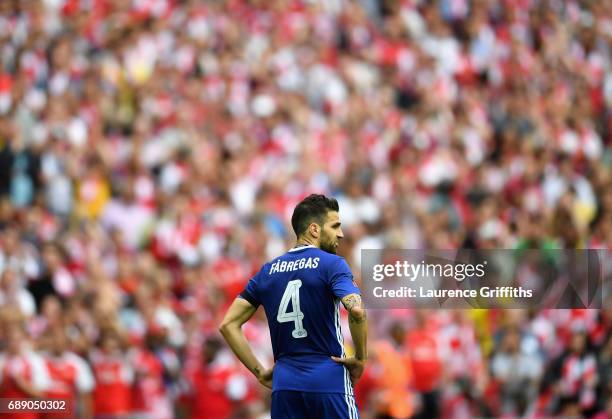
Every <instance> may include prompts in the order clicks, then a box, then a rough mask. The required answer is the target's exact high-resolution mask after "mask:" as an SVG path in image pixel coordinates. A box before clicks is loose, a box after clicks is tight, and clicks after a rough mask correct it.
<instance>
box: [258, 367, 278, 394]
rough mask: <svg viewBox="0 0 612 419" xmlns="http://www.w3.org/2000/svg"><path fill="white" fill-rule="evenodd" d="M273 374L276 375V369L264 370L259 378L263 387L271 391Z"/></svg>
mask: <svg viewBox="0 0 612 419" xmlns="http://www.w3.org/2000/svg"><path fill="white" fill-rule="evenodd" d="M273 373H274V368H270V369H267V370H264V371H263V372H262V373H261V374H259V376H258V377H257V380H258V381H259V383H260V384H261V385H263V386H265V387H268V388H269V389H270V390H272V375H273Z"/></svg>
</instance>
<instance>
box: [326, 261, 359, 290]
mask: <svg viewBox="0 0 612 419" xmlns="http://www.w3.org/2000/svg"><path fill="white" fill-rule="evenodd" d="M328 274H329V284H330V286H331V289H332V292H333V293H334V295H335V296H336V297H338V298H344V297H346V296H347V295H349V294H361V291H360V290H359V287H357V284H355V281H353V273H352V272H351V268H349V266H348V263H346V260H344V258H338V259H336V260H335V261H333V262H332V263H331V264H330V266H329V271H328Z"/></svg>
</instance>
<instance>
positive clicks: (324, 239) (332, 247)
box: [320, 233, 337, 255]
mask: <svg viewBox="0 0 612 419" xmlns="http://www.w3.org/2000/svg"><path fill="white" fill-rule="evenodd" d="M320 247H321V250H323V251H325V252H327V253H332V254H334V255H335V254H336V249H337V246H336V242H335V241H334V239H333V238H332V237H330V236H328V235H327V234H325V233H323V234H322V235H321V246H320Z"/></svg>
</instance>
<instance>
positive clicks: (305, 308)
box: [241, 246, 360, 394]
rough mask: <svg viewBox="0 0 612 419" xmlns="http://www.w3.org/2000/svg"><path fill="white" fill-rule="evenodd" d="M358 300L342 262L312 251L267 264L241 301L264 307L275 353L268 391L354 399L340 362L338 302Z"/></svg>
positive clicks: (311, 248)
mask: <svg viewBox="0 0 612 419" xmlns="http://www.w3.org/2000/svg"><path fill="white" fill-rule="evenodd" d="M353 293H355V294H359V293H360V292H359V288H358V287H357V286H356V285H355V283H354V282H353V274H352V273H351V270H350V268H349V266H348V264H347V263H346V261H345V260H344V258H342V257H340V256H337V255H334V254H331V253H327V252H325V251H323V250H321V249H319V248H317V247H314V246H304V247H298V248H295V249H291V250H289V251H288V252H287V253H285V254H284V255H282V256H280V257H278V258H276V259H274V260H272V261H271V262H269V263H266V264H265V265H264V266H263V267H262V268H261V270H260V271H259V272H258V273H257V274H256V275H255V276H254V277H253V278H252V279H251V280H250V281H249V283H248V284H247V286H246V288H245V290H244V291H243V292H242V293H241V297H242V298H244V299H246V300H247V301H249V302H250V303H251V304H252V305H253V306H255V307H258V306H259V305H260V304H261V305H263V307H264V309H265V311H266V316H267V318H268V325H269V327H270V335H271V338H272V349H273V351H274V360H275V366H274V376H273V383H272V388H273V391H277V390H295V391H309V392H326V393H344V394H352V392H353V389H352V386H351V384H350V380H349V375H348V371H347V370H346V368H344V366H343V365H341V364H338V363H336V362H334V361H332V359H331V358H330V357H331V356H332V355H333V356H338V357H340V356H344V345H343V338H342V331H341V329H340V312H339V310H340V304H341V303H340V299H341V298H343V297H345V296H346V295H349V294H353Z"/></svg>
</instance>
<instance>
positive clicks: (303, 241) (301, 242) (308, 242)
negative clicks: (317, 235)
mask: <svg viewBox="0 0 612 419" xmlns="http://www.w3.org/2000/svg"><path fill="white" fill-rule="evenodd" d="M305 246H315V247H317V244H316V243H314V240H312V239H310V238H308V237H300V238H299V239H298V241H297V243H295V247H294V248H296V247H305Z"/></svg>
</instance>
